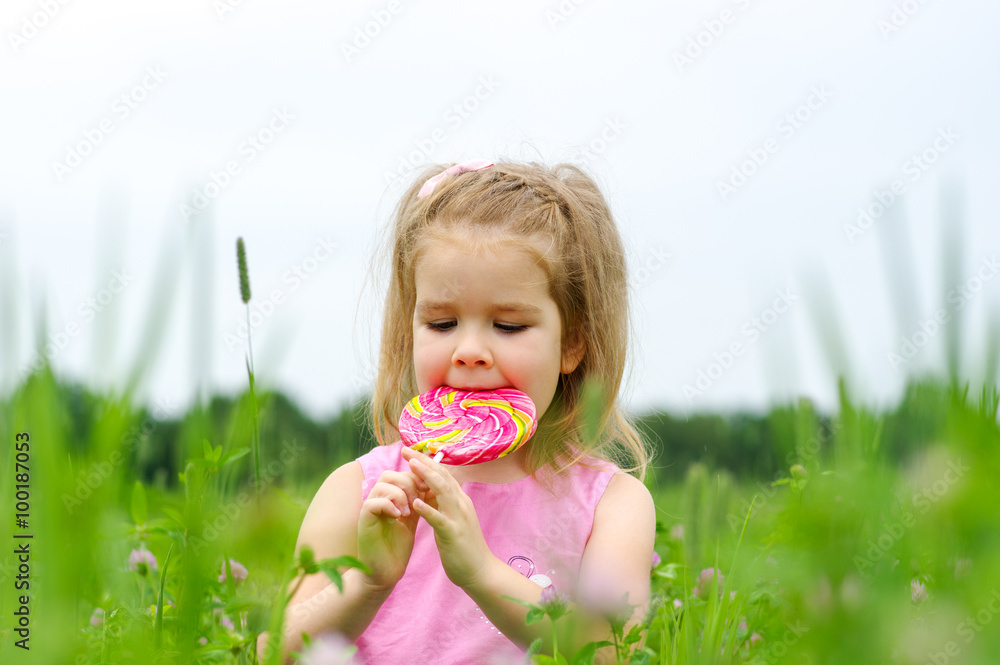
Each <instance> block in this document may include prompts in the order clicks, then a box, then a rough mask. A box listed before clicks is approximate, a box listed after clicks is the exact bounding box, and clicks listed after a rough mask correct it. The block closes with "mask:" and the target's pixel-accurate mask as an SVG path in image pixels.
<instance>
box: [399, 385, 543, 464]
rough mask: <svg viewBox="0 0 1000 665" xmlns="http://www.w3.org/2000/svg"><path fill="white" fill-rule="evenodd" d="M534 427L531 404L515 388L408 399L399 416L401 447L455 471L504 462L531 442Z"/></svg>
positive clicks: (437, 392)
mask: <svg viewBox="0 0 1000 665" xmlns="http://www.w3.org/2000/svg"><path fill="white" fill-rule="evenodd" d="M535 425H536V422H535V405H534V403H533V402H532V401H531V398H530V397H528V396H527V395H525V394H524V393H522V392H521V391H520V390H515V389H513V388H498V389H497V390H484V391H468V390H456V389H454V388H451V387H449V386H441V387H440V388H435V389H434V390H430V391H428V392H425V393H423V394H421V395H417V396H416V397H414V398H413V399H411V400H410V402H409V403H408V404H407V405H406V408H405V409H403V413H402V414H401V415H400V416H399V434H400V436H401V437H402V439H403V443H404V444H406V445H407V446H409V447H411V448H413V449H414V450H419V451H421V452H426V453H430V454H432V455H434V461H435V462H439V461H441V458H442V457H444V458H445V460H444V461H445V463H446V464H453V465H465V464H479V463H481V462H489V461H492V460H495V459H497V458H498V457H503V456H504V455H506V454H508V453H511V452H513V451H515V450H517V449H518V448H519V447H520V446H521V445H522V444H523V443H524V442H525V441H527V440H528V439H529V438H531V435H532V434H534V433H535Z"/></svg>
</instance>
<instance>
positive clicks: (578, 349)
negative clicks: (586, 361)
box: [559, 328, 587, 374]
mask: <svg viewBox="0 0 1000 665" xmlns="http://www.w3.org/2000/svg"><path fill="white" fill-rule="evenodd" d="M586 352H587V343H586V342H585V341H584V339H583V335H581V334H580V330H579V329H578V328H574V329H573V332H571V333H570V334H569V336H568V337H567V338H566V348H564V349H563V356H562V366H561V367H560V368H559V371H560V372H561V373H563V374H570V373H572V372H573V370H575V369H576V366H577V365H579V364H580V361H581V360H583V354H584V353H586Z"/></svg>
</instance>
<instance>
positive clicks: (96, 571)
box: [0, 292, 1000, 665]
mask: <svg viewBox="0 0 1000 665" xmlns="http://www.w3.org/2000/svg"><path fill="white" fill-rule="evenodd" d="M244 295H245V296H248V295H249V294H248V292H245V294H244ZM247 299H248V298H247V297H245V298H244V302H246V300H247ZM43 337H44V336H43ZM994 342H995V340H994ZM994 346H995V345H994ZM987 355H988V356H989V354H987ZM990 362H992V365H991V366H992V367H994V368H995V366H996V359H995V358H993V360H992V361H990ZM251 367H252V364H251V361H250V360H249V359H248V362H247V369H248V386H247V390H246V391H244V392H243V393H242V394H240V395H236V396H234V397H225V396H214V397H212V398H210V399H203V400H196V401H195V403H194V404H193V405H192V406H191V407H190V408H189V409H188V410H187V411H186V412H185V413H182V414H179V415H174V416H170V417H168V416H167V415H166V414H164V413H163V412H162V411H161V410H160V409H158V408H156V407H155V405H154V406H151V405H145V404H141V403H139V402H138V400H136V399H135V397H134V395H133V393H132V392H131V386H132V385H134V384H130V385H129V386H126V387H125V388H124V389H122V390H119V391H107V392H104V393H94V392H91V391H90V390H88V389H86V388H84V387H82V386H81V385H79V384H77V383H75V382H73V381H72V380H71V379H68V378H66V377H61V376H59V375H57V374H56V373H55V372H54V370H53V369H52V367H50V366H49V364H48V363H42V364H41V365H40V366H39V367H37V368H35V370H34V371H33V372H31V373H30V374H29V375H27V376H25V377H24V378H23V380H21V381H19V382H18V383H17V384H16V385H15V386H14V387H13V389H12V390H11V391H10V393H9V394H7V395H6V396H4V397H3V398H2V401H0V436H2V440H3V444H2V445H0V462H2V464H0V468H2V473H0V496H2V497H3V499H2V502H0V505H2V506H3V515H2V519H0V539H2V543H3V545H2V547H0V663H3V664H4V665H7V664H18V665H20V664H22V663H23V664H28V663H44V664H46V665H48V664H54V663H59V664H63V663H65V664H72V665H90V664H94V665H96V664H99V663H100V664H103V663H147V664H151V663H183V664H189V663H233V664H249V663H257V662H261V663H264V662H268V663H273V662H276V660H275V659H273V658H266V657H265V655H264V654H260V657H258V654H257V653H256V640H257V636H258V635H259V634H260V633H261V632H262V631H264V630H270V631H271V632H272V634H274V633H275V632H277V629H278V628H279V627H280V625H281V622H282V619H283V612H284V608H285V604H286V602H287V599H288V597H289V595H290V594H289V591H290V590H289V589H288V582H289V581H290V580H292V579H293V578H294V577H295V576H296V574H297V573H298V572H299V571H302V570H306V571H310V572H315V571H318V570H324V571H326V573H327V574H328V575H329V576H330V577H331V579H333V580H334V581H337V580H338V579H339V575H340V572H342V571H343V570H344V569H345V568H346V567H349V566H352V565H356V562H355V561H353V560H350V559H349V558H342V559H339V560H328V561H315V560H314V559H313V557H312V555H311V553H310V552H294V551H293V549H294V543H295V539H296V535H297V530H298V527H299V525H300V524H301V521H302V517H303V515H304V513H305V510H306V507H307V506H308V504H309V501H310V500H311V498H312V496H313V494H314V492H315V491H316V489H317V488H318V486H319V484H320V483H321V482H322V481H323V479H324V478H325V477H326V476H327V474H328V473H329V472H330V470H332V469H333V468H336V466H337V465H339V464H342V463H343V462H345V461H347V460H350V459H353V458H354V457H356V456H357V455H358V454H360V453H361V452H364V451H365V450H367V449H369V448H370V447H371V446H372V445H373V440H372V437H371V434H370V432H368V431H366V430H365V428H364V426H363V422H362V418H361V415H362V413H363V412H364V409H365V403H364V401H363V400H362V401H360V402H358V403H355V404H351V405H347V406H345V407H344V409H343V410H342V412H341V413H340V414H339V415H337V416H336V417H335V418H333V419H331V420H329V421H328V422H325V423H315V422H312V421H311V420H309V419H308V418H307V417H305V416H304V415H303V414H302V413H301V412H300V411H299V410H298V409H297V408H296V406H295V405H294V404H293V403H292V402H290V401H289V400H288V399H287V398H286V397H285V396H284V395H282V394H280V393H278V392H274V391H271V390H268V389H266V388H262V387H260V386H258V385H256V384H255V380H254V375H253V373H252V370H251ZM986 375H987V380H986V381H985V382H983V383H980V384H979V385H973V384H971V383H970V382H969V381H967V380H965V379H963V378H962V377H961V376H959V375H958V373H957V372H954V371H953V372H951V373H950V375H948V376H945V377H928V378H926V379H922V380H911V381H910V383H909V384H908V386H907V388H906V390H905V392H904V394H903V396H902V398H901V399H900V400H899V402H898V403H897V404H894V405H892V406H891V407H885V406H883V407H881V408H879V409H875V408H872V407H869V406H867V405H865V404H863V403H860V402H859V401H858V400H856V399H854V398H852V396H851V394H850V391H849V389H848V388H847V383H846V382H845V381H844V380H841V381H840V383H839V386H840V387H839V395H840V399H839V408H838V409H837V410H836V412H834V413H826V414H824V413H819V412H818V411H817V410H816V408H815V407H814V405H813V403H812V402H811V401H809V400H808V399H799V400H797V401H794V402H792V403H789V404H784V405H777V406H774V407H772V408H771V410H770V411H769V412H767V413H764V414H760V415H752V414H728V415H726V414H700V415H694V416H691V417H689V418H687V419H682V418H678V417H676V416H672V415H671V414H668V413H649V414H640V415H638V416H637V418H636V420H637V425H638V427H639V429H640V430H641V431H642V432H643V433H644V434H645V435H646V436H647V437H649V438H650V440H651V441H653V442H654V443H655V444H656V446H657V451H658V454H657V458H656V460H655V464H654V468H653V469H652V470H651V472H650V473H649V474H648V476H647V478H646V483H647V486H648V487H649V488H650V490H651V492H652V494H653V496H654V498H655V501H656V505H657V514H658V521H657V542H656V556H655V557H654V560H653V561H651V562H650V585H651V591H652V597H653V602H652V604H651V606H650V608H649V610H648V612H646V614H645V617H644V621H643V622H642V623H641V624H640V625H638V626H636V627H635V628H634V629H633V630H632V631H630V632H629V633H628V634H621V632H622V631H621V630H620V627H621V612H623V611H624V610H625V609H627V608H626V607H624V606H623V607H618V608H608V609H607V612H608V617H607V618H608V621H609V622H610V623H611V625H612V626H613V627H616V631H615V635H614V641H613V643H612V644H610V645H608V649H606V650H605V651H613V652H614V654H616V660H617V662H620V663H624V662H630V663H634V664H641V663H659V664H661V665H667V664H695V663H701V664H707V663H726V664H730V663H733V664H735V663H758V664H764V663H767V664H771V663H794V664H803V663H809V664H817V665H819V664H830V665H834V664H836V665H840V664H868V663H871V664H873V665H874V664H878V665H886V664H899V665H949V664H980V663H982V664H984V665H985V664H993V663H996V662H997V654H1000V629H998V626H1000V618H997V614H998V612H1000V519H998V518H1000V510H998V505H1000V502H998V500H997V485H998V481H1000V428H998V426H997V409H998V402H1000V395H998V392H997V390H996V387H995V386H996V381H995V373H994V372H991V371H989V370H987V373H986ZM543 600H544V601H545V602H543V604H542V605H539V606H537V607H535V608H534V609H533V610H532V611H531V612H530V613H529V620H539V621H545V622H549V623H550V624H552V626H553V630H562V629H564V628H565V629H568V630H572V626H571V624H572V621H573V618H574V617H573V614H569V615H567V616H562V615H563V611H562V605H561V603H560V598H559V597H551V596H546V597H545V598H544V599H543ZM994 619H996V621H997V623H996V624H994V623H993V621H994ZM564 643H565V642H564ZM599 646H602V645H598V644H591V645H590V646H589V648H584V649H583V650H581V651H580V652H578V653H561V652H559V651H558V649H557V650H555V652H545V653H541V652H538V650H537V649H532V651H531V660H532V662H534V663H572V664H573V665H578V664H583V663H590V662H593V659H594V650H595V648H597V647H599ZM300 661H301V662H305V663H312V664H316V663H328V664H329V663H348V662H354V661H352V660H351V648H349V647H345V645H343V644H340V643H338V642H337V641H336V640H331V639H321V640H315V641H313V642H312V643H311V644H308V645H307V647H306V648H305V649H304V651H303V653H302V658H301V659H300Z"/></svg>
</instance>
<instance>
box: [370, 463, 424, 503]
mask: <svg viewBox="0 0 1000 665" xmlns="http://www.w3.org/2000/svg"><path fill="white" fill-rule="evenodd" d="M378 482H379V483H387V484H389V485H394V486H396V487H398V488H400V489H401V490H403V491H404V492H405V493H406V501H407V503H409V502H411V501H413V499H415V498H416V497H417V492H420V491H422V489H421V487H420V485H421V484H423V481H422V480H420V479H419V478H418V477H417V475H416V474H415V473H413V472H412V471H383V472H382V475H380V476H379V478H378Z"/></svg>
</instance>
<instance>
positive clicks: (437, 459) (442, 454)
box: [434, 450, 444, 462]
mask: <svg viewBox="0 0 1000 665" xmlns="http://www.w3.org/2000/svg"><path fill="white" fill-rule="evenodd" d="M443 457H444V451H443V450H439V451H438V452H437V455H435V456H434V461H435V462H440V461H441V458H443Z"/></svg>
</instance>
